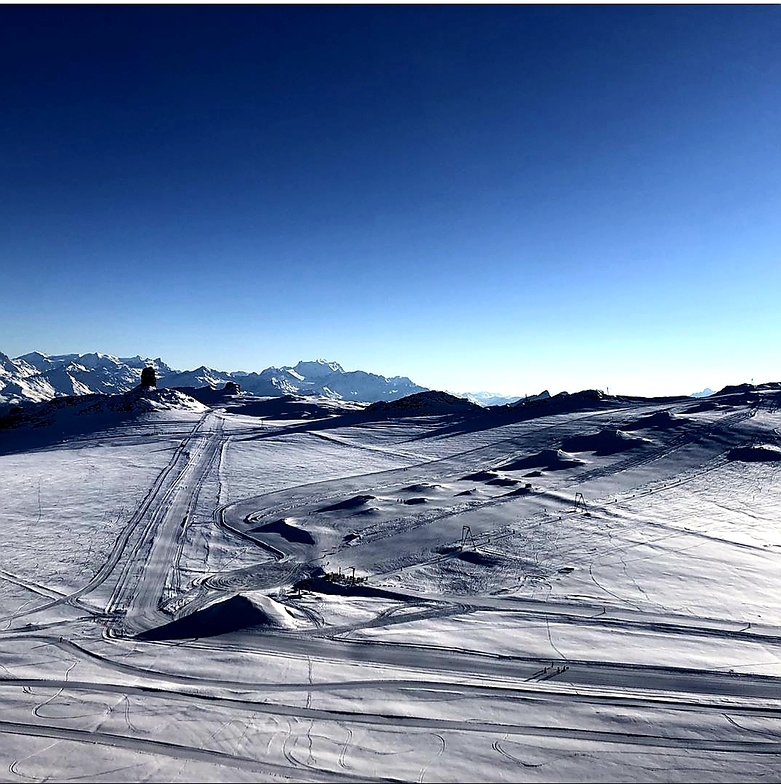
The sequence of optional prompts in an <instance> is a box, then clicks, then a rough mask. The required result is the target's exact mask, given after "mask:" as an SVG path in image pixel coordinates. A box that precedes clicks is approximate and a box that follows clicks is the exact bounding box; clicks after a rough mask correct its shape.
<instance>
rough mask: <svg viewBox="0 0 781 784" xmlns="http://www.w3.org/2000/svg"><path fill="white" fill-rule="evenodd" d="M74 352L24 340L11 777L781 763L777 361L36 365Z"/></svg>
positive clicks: (502, 777)
mask: <svg viewBox="0 0 781 784" xmlns="http://www.w3.org/2000/svg"><path fill="white" fill-rule="evenodd" d="M137 360H138V362H137V364H138V365H140V366H142V367H143V363H144V361H143V360H141V358H137ZM75 365H78V366H79V367H81V368H84V370H85V372H88V371H91V370H94V369H99V368H104V369H106V370H107V372H108V370H110V369H111V368H112V367H113V366H114V365H113V364H112V360H111V359H110V358H106V357H105V356H103V355H75V356H70V355H69V356H67V357H60V358H52V357H46V356H44V355H27V357H26V358H21V359H17V360H9V359H8V358H7V357H5V356H0V372H4V373H5V374H6V375H5V376H3V377H2V378H5V379H8V378H10V376H11V374H12V373H13V374H15V376H16V377H17V378H19V379H21V380H22V381H24V383H25V384H27V387H26V390H27V392H30V394H33V393H34V394H38V395H39V400H38V402H37V403H35V404H33V405H31V406H26V407H25V408H24V409H23V410H21V411H16V412H15V413H12V414H10V415H8V416H6V417H3V418H2V420H0V425H2V427H0V487H2V489H3V496H2V500H3V503H2V504H1V505H0V525H2V527H3V531H4V534H5V535H4V538H3V543H4V547H3V548H2V550H0V597H1V599H2V604H0V618H1V619H2V624H0V665H2V667H1V669H2V674H1V676H0V699H2V708H3V710H2V717H0V751H2V754H3V760H4V763H5V765H6V770H7V771H8V775H7V777H6V778H8V779H9V780H11V779H13V780H26V781H37V780H46V779H55V780H79V781H106V780H112V781H113V780H119V781H174V780H178V781H188V780H194V781H272V780H273V781H278V780H280V779H281V780H291V781H375V780H376V781H419V782H426V781H445V782H447V781H453V782H455V781H490V782H493V781H532V782H534V781H539V782H551V781H554V782H555V781H594V782H603V781H640V782H644V781H650V780H654V781H691V780H697V781H759V780H769V781H777V780H779V779H781V761H779V759H780V758H779V754H778V749H779V741H780V740H781V599H779V597H781V568H780V567H781V560H780V559H781V529H779V525H778V511H779V506H780V505H781V473H780V472H781V460H779V457H781V448H780V447H779V443H780V442H781V436H779V428H781V412H780V411H779V406H780V404H781V400H780V399H779V395H780V393H779V387H778V385H763V386H761V387H750V386H748V385H746V386H741V387H734V388H730V389H727V390H725V391H722V392H721V393H716V394H714V395H712V396H710V397H708V399H707V401H704V402H696V401H692V400H691V399H690V398H683V397H682V398H679V399H664V400H663V401H660V400H644V399H641V398H632V399H629V398H615V397H610V396H607V395H603V394H602V393H597V392H596V391H587V392H585V393H577V394H573V395H568V396H567V395H564V396H559V395H557V396H554V397H543V396H538V399H536V400H530V399H526V400H525V401H523V403H522V404H521V403H519V404H517V405H511V406H501V407H500V408H498V409H485V408H482V407H479V406H476V405H473V404H471V403H470V402H469V401H465V400H463V399H460V398H453V397H452V396H449V395H446V394H445V393H424V394H423V396H420V395H415V396H413V397H412V398H411V399H409V398H408V399H407V400H406V401H401V403H399V404H388V405H382V406H378V408H379V409H380V410H379V411H377V410H376V409H375V410H374V411H368V410H365V408H364V407H363V406H357V405H354V404H343V403H341V402H339V401H338V399H337V398H336V397H329V396H327V395H325V396H320V397H312V396H302V395H300V394H298V393H293V392H291V394H290V395H289V396H288V397H287V398H284V399H282V398H278V399H277V400H275V401H271V402H269V401H268V400H266V401H262V400H261V401H258V400H254V401H251V400H246V399H244V398H242V397H241V395H237V394H236V393H235V391H229V392H226V393H225V394H222V393H220V394H218V393H217V392H214V393H213V394H212V393H209V394H205V393H204V394H201V393H199V394H201V396H200V397H199V399H197V400H196V399H195V398H194V397H193V396H192V395H190V394H186V393H184V392H175V391H172V390H162V389H161V390H137V391H136V392H133V391H132V390H131V391H123V392H121V393H119V394H96V393H91V394H89V395H81V394H80V393H77V394H79V395H80V396H78V397H70V398H58V399H55V400H49V397H50V396H49V397H47V394H44V391H45V390H42V388H39V387H36V386H35V385H36V384H38V383H39V382H38V381H35V379H37V378H40V377H42V375H43V374H46V373H54V372H58V371H60V370H62V369H63V367H71V368H73V367H75ZM206 370H208V369H206ZM340 370H341V368H339V366H335V363H327V362H318V363H299V365H297V366H296V367H295V368H290V369H289V379H292V380H293V381H295V380H296V379H298V382H300V381H301V379H305V378H309V379H314V378H315V377H318V378H323V379H329V378H332V377H333V374H338V373H339V372H340ZM68 372H69V373H70V372H71V371H68ZM73 372H74V373H75V371H73ZM79 372H81V371H79ZM22 374H25V375H22ZM275 377H277V376H275ZM74 378H76V376H75V375H74ZM25 379H26V380H25ZM77 380H78V379H77ZM14 383H17V382H14ZM19 383H21V382H19ZM40 383H43V382H40ZM313 383H314V382H313ZM291 384H292V381H291ZM36 390H38V391H37V392H36ZM193 394H195V392H194V393H193ZM30 399H32V398H30Z"/></svg>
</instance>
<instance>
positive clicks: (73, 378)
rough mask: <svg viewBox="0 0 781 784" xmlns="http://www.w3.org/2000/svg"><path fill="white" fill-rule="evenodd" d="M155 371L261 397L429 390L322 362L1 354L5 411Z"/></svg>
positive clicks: (116, 385)
mask: <svg viewBox="0 0 781 784" xmlns="http://www.w3.org/2000/svg"><path fill="white" fill-rule="evenodd" d="M147 366H151V367H154V369H155V372H156V373H157V379H158V387H168V388H171V387H206V386H212V387H222V386H223V385H224V384H225V383H226V382H228V381H235V382H236V383H238V384H240V385H241V388H242V390H243V391H245V392H249V393H251V394H255V395H260V396H272V397H279V396H282V395H295V394H299V395H300V394H303V395H320V396H324V397H330V398H332V399H335V400H353V401H361V402H366V403H373V402H375V401H378V400H396V399H398V398H401V397H404V396H406V395H411V394H414V393H415V392H422V391H425V387H421V386H419V385H418V384H415V383H413V382H412V381H410V379H408V378H406V377H404V376H395V377H393V378H386V377H385V376H380V375H377V374H375V373H366V372H364V371H362V370H356V371H346V370H344V368H342V366H341V365H339V364H338V363H336V362H327V361H326V360H323V359H319V360H316V361H313V362H299V363H298V364H297V365H296V366H295V367H269V368H266V369H265V370H263V371H261V372H260V373H256V372H252V373H247V372H243V371H237V372H225V371H220V370H214V369H213V368H208V367H205V366H201V367H199V368H196V369H195V370H185V371H181V370H174V369H173V368H171V367H170V366H169V365H167V364H166V363H165V362H163V360H162V359H160V358H159V357H158V358H157V359H149V358H145V357H141V356H135V357H116V356H113V355H111V354H98V353H92V354H58V355H47V354H42V353H40V352H38V351H34V352H31V353H30V354H25V355H24V356H21V357H17V358H16V359H11V358H10V357H8V356H6V355H5V354H2V353H0V407H9V406H13V405H18V404H20V403H25V402H40V401H43V400H51V399H52V398H55V397H62V396H65V395H89V394H95V393H102V394H117V393H121V392H127V391H129V390H131V389H133V387H135V386H137V385H138V384H139V383H140V381H141V371H142V370H143V369H144V368H145V367H147Z"/></svg>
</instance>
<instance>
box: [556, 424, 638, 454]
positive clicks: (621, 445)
mask: <svg viewBox="0 0 781 784" xmlns="http://www.w3.org/2000/svg"><path fill="white" fill-rule="evenodd" d="M651 443H653V442H652V441H651V439H650V438H641V437H640V436H633V435H630V434H629V433H625V432H624V431H623V430H616V429H612V428H609V427H606V428H603V429H602V430H600V431H599V432H598V433H592V434H590V435H586V436H572V437H571V438H568V439H566V440H565V441H564V442H562V447H563V449H565V450H567V451H568V452H594V454H596V455H614V454H616V453H617V452H625V451H627V450H629V449H638V448H640V447H644V446H647V445H648V444H651Z"/></svg>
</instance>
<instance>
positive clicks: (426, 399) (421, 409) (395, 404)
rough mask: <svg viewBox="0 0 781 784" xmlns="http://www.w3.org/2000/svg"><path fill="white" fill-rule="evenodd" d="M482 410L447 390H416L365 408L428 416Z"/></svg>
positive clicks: (374, 411)
mask: <svg viewBox="0 0 781 784" xmlns="http://www.w3.org/2000/svg"><path fill="white" fill-rule="evenodd" d="M481 411H483V408H482V406H479V405H478V404H477V403H473V402H472V401H471V400H466V399H465V398H462V397H456V396H455V395H449V394H448V393H447V392H437V391H431V392H418V393H417V394H414V395H407V396H406V397H402V398H399V399H398V400H394V401H392V402H386V401H384V400H382V401H380V402H379V403H372V404H371V405H370V406H368V407H367V408H366V412H367V413H369V414H382V415H383V416H428V415H432V414H467V413H479V412H481Z"/></svg>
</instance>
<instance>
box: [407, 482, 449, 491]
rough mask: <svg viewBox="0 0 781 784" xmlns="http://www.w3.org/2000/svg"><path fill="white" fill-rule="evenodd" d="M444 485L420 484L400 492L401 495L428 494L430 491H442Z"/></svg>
mask: <svg viewBox="0 0 781 784" xmlns="http://www.w3.org/2000/svg"><path fill="white" fill-rule="evenodd" d="M441 488H442V485H434V484H429V483H428V482H418V483H417V484H414V485H407V486H406V487H402V488H401V490H399V492H400V493H426V492H428V491H429V490H440V489H441Z"/></svg>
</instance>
